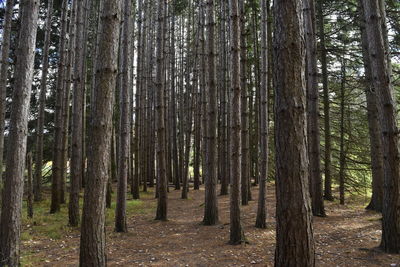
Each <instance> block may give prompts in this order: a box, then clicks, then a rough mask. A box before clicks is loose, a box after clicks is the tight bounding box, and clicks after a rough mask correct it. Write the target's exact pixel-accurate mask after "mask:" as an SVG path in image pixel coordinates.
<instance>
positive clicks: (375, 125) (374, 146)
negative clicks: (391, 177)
mask: <svg viewBox="0 0 400 267" xmlns="http://www.w3.org/2000/svg"><path fill="white" fill-rule="evenodd" d="M359 7H360V9H359V10H360V11H359V12H360V31H361V43H362V49H363V62H364V70H365V81H364V84H365V95H366V98H367V114H368V129H369V137H370V145H371V148H370V150H371V151H370V152H371V169H372V197H371V201H370V203H369V204H368V206H367V207H366V209H367V210H375V211H378V212H382V205H383V203H382V201H383V177H384V170H383V147H382V139H381V129H380V124H379V117H378V114H379V113H378V102H377V101H378V98H377V95H376V94H377V92H376V90H375V88H374V87H373V86H372V80H371V79H372V76H371V65H370V61H369V54H368V38H367V33H366V31H365V19H364V17H365V16H364V11H363V8H362V3H361V0H359Z"/></svg>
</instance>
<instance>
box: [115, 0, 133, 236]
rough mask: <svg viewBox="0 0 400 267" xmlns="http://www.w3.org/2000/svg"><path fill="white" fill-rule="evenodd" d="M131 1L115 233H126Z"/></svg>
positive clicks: (126, 8)
mask: <svg viewBox="0 0 400 267" xmlns="http://www.w3.org/2000/svg"><path fill="white" fill-rule="evenodd" d="M131 13H132V1H131V0H124V9H123V14H124V22H123V25H122V36H121V39H122V47H121V49H120V50H121V52H122V54H123V55H124V57H123V59H122V61H123V62H122V64H121V66H122V70H121V75H122V82H121V89H120V119H119V122H120V131H119V134H120V136H119V145H120V148H119V153H120V155H119V157H118V158H119V164H118V166H119V169H118V191H117V206H116V209H115V231H117V232H127V231H128V228H127V225H126V191H127V184H128V169H129V144H130V117H131V114H130V105H131V103H130V94H131V85H132V83H131V79H130V69H131V67H130V66H131V64H132V55H131V27H132V23H131V22H132V18H131Z"/></svg>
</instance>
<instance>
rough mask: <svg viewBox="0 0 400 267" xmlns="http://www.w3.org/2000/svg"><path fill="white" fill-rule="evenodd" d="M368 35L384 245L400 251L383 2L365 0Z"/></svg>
mask: <svg viewBox="0 0 400 267" xmlns="http://www.w3.org/2000/svg"><path fill="white" fill-rule="evenodd" d="M362 3H363V8H364V15H365V21H366V23H365V25H366V33H367V38H368V44H369V45H368V51H369V60H370V63H371V78H372V81H373V86H374V88H375V90H376V91H377V98H378V114H379V119H380V127H381V131H382V145H383V159H384V165H383V166H384V173H385V175H384V181H383V207H382V241H381V245H380V246H381V248H382V249H383V250H384V251H385V252H388V253H400V205H399V202H400V196H399V194H400V192H399V191H400V186H399V184H400V177H399V176H400V170H399V168H400V162H399V161H400V157H399V149H398V143H399V140H398V138H399V137H398V129H397V122H396V104H395V100H394V98H393V86H392V83H391V77H390V76H391V70H390V69H391V64H390V57H389V56H388V54H389V51H388V45H387V39H386V38H387V32H385V31H386V27H382V25H383V24H385V23H386V18H385V9H384V4H383V3H382V2H380V1H378V0H372V1H371V0H370V1H365V0H363V1H362Z"/></svg>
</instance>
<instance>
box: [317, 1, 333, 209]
mask: <svg viewBox="0 0 400 267" xmlns="http://www.w3.org/2000/svg"><path fill="white" fill-rule="evenodd" d="M324 1H325V0H318V2H317V8H318V10H317V12H318V14H317V15H318V32H319V39H320V50H321V55H320V57H321V68H322V87H323V93H324V99H323V102H324V127H325V129H324V132H325V166H324V168H325V185H324V198H325V199H326V200H329V201H333V195H332V177H331V168H332V166H331V165H332V163H331V160H332V158H331V157H332V155H331V154H332V152H331V147H332V145H331V121H330V104H329V88H328V59H327V50H326V45H325V29H324V27H325V22H324V13H323V3H324Z"/></svg>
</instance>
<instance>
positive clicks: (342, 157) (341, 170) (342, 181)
mask: <svg viewBox="0 0 400 267" xmlns="http://www.w3.org/2000/svg"><path fill="white" fill-rule="evenodd" d="M345 87H346V61H345V59H343V62H342V81H341V85H340V152H339V154H340V155H339V165H340V166H339V196H340V197H339V198H340V204H341V205H344V192H345V179H346V173H345V167H346V152H345V148H344V134H345V132H344V131H345V129H344V116H345V114H344V113H345V92H344V91H345Z"/></svg>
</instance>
